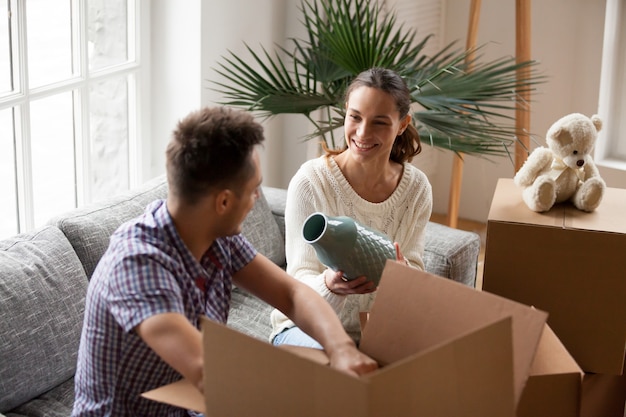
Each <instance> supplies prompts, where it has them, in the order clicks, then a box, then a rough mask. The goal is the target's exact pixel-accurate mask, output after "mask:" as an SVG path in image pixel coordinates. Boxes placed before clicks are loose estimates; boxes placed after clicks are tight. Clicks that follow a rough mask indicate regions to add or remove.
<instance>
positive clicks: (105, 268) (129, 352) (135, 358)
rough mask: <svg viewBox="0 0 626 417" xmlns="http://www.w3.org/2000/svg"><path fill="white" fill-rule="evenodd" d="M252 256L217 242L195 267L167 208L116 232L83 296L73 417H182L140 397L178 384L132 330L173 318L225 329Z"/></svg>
mask: <svg viewBox="0 0 626 417" xmlns="http://www.w3.org/2000/svg"><path fill="white" fill-rule="evenodd" d="M255 255H256V251H255V249H254V248H253V247H252V246H251V245H250V243H249V242H248V241H247V240H246V239H245V238H244V237H243V236H241V235H236V236H231V237H224V238H220V239H217V240H216V241H215V242H214V243H213V245H212V246H211V248H210V249H209V250H208V251H207V253H206V254H205V255H204V256H203V258H202V259H201V261H200V262H198V261H197V260H196V259H195V258H194V257H193V255H192V254H191V252H190V251H189V250H188V249H187V247H186V246H185V244H184V243H183V241H182V240H181V238H180V236H179V235H178V233H177V231H176V228H175V227H174V224H173V222H172V219H171V217H170V215H169V213H168V211H167V208H166V205H165V201H155V202H154V203H152V204H150V205H149V206H148V207H147V209H146V211H145V213H144V214H143V215H142V216H141V217H138V218H137V219H134V220H132V221H130V222H127V223H125V224H123V225H122V226H120V228H119V229H118V230H117V231H116V232H115V233H114V234H113V236H112V237H111V242H110V245H109V248H108V250H107V251H106V253H105V254H104V256H103V257H102V259H101V260H100V263H99V264H98V267H97V268H96V270H95V272H94V274H93V277H92V278H91V281H90V283H89V289H88V291H87V301H86V308H85V319H84V323H83V331H82V336H81V341H80V349H79V352H78V369H77V371H76V381H75V388H76V394H75V396H76V399H75V404H74V411H73V414H72V415H73V416H133V417H135V416H157V415H158V416H185V415H188V413H187V412H186V411H185V410H181V409H180V408H175V407H170V406H167V405H164V404H161V403H157V402H154V401H150V400H146V399H144V398H142V397H140V394H141V393H143V392H145V391H148V390H151V389H154V388H157V387H159V386H162V385H165V384H169V383H171V382H174V381H177V380H179V379H180V378H181V376H180V374H179V373H178V372H176V371H175V370H174V369H172V368H171V367H170V366H169V365H167V364H166V363H165V362H164V361H163V360H161V358H160V357H159V356H157V355H156V354H155V353H154V351H153V350H152V349H150V348H149V347H148V346H147V345H146V344H145V343H144V342H143V340H142V339H141V338H140V337H139V336H138V335H137V334H136V332H135V331H134V330H133V329H134V328H135V327H136V326H137V325H138V324H140V323H141V322H142V321H143V320H145V319H147V318H148V317H151V316H153V315H155V314H161V313H168V312H176V313H181V314H183V315H185V316H186V317H187V318H188V319H189V321H190V322H191V323H192V324H193V325H194V326H196V327H199V320H200V317H201V316H205V315H206V316H208V317H209V318H211V319H213V320H215V321H218V322H222V323H225V322H226V319H227V318H228V310H229V307H230V296H231V288H232V275H233V274H234V273H235V272H237V271H238V270H239V269H241V268H243V267H244V266H245V265H247V264H248V263H249V262H250V261H251V260H252V259H253V258H254V256H255Z"/></svg>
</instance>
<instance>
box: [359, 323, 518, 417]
mask: <svg viewBox="0 0 626 417" xmlns="http://www.w3.org/2000/svg"><path fill="white" fill-rule="evenodd" d="M362 379H367V380H369V382H370V391H369V398H370V406H369V409H370V411H371V412H370V414H369V415H371V416H381V417H382V416H384V417H387V416H402V415H415V416H438V417H460V416H481V417H490V416H493V417H504V416H513V415H514V414H515V406H514V392H513V346H512V327H511V317H507V318H504V319H502V320H500V321H497V322H495V323H491V324H489V325H487V326H485V327H482V328H480V329H477V330H475V331H473V332H470V333H468V334H466V335H463V336H458V337H456V338H455V339H454V340H452V341H449V342H448V343H444V344H441V345H438V346H433V347H432V348H430V349H428V350H427V351H424V352H419V353H416V354H413V355H411V356H409V357H407V358H405V359H402V360H399V361H398V362H394V363H392V364H389V365H387V366H385V367H383V368H381V369H379V370H378V371H377V372H375V373H372V374H368V375H365V376H363V377H362ZM409 411H410V412H409Z"/></svg>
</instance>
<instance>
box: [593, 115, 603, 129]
mask: <svg viewBox="0 0 626 417" xmlns="http://www.w3.org/2000/svg"><path fill="white" fill-rule="evenodd" d="M591 123H593V125H594V126H595V127H596V131H598V132H599V131H600V130H601V129H602V119H600V116H598V115H597V114H594V115H593V116H591Z"/></svg>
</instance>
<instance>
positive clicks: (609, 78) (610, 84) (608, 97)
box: [594, 0, 626, 171]
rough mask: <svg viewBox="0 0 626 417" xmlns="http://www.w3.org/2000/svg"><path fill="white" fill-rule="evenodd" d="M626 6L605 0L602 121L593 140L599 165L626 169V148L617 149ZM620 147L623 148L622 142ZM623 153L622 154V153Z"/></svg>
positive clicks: (625, 102)
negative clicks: (618, 150)
mask: <svg viewBox="0 0 626 417" xmlns="http://www.w3.org/2000/svg"><path fill="white" fill-rule="evenodd" d="M623 22H626V6H624V3H623V2H622V1H621V0H607V2H606V12H605V20H604V41H603V48H602V67H601V75H600V95H599V101H598V115H599V116H600V118H601V119H602V121H603V126H602V129H601V130H600V132H599V135H598V140H597V142H596V147H595V152H594V160H595V163H596V165H598V166H600V167H607V168H613V169H617V170H620V171H626V151H624V152H617V151H616V148H617V147H618V142H623V141H624V140H625V138H624V137H623V136H624V135H623V134H622V135H620V132H623V131H625V129H626V96H625V95H624V94H622V93H623V92H624V91H626V67H625V66H624V65H623V63H624V60H625V59H626V52H625V48H626V27H625V25H624V24H623ZM622 148H624V149H626V147H624V146H623V145H622ZM622 153H623V155H622Z"/></svg>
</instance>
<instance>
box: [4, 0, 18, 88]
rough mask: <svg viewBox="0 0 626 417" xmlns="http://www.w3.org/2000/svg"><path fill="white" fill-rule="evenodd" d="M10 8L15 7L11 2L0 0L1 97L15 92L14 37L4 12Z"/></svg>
mask: <svg viewBox="0 0 626 417" xmlns="http://www.w3.org/2000/svg"><path fill="white" fill-rule="evenodd" d="M9 6H11V7H14V5H13V4H12V2H9V0H0V95H2V94H4V93H8V92H11V91H12V90H13V84H12V82H11V70H12V57H11V52H12V51H11V42H12V37H13V36H14V35H12V34H11V32H10V31H11V26H10V25H9V19H8V17H7V16H6V15H5V14H4V11H5V10H8V9H9ZM15 52H17V51H15ZM13 59H15V58H13Z"/></svg>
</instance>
